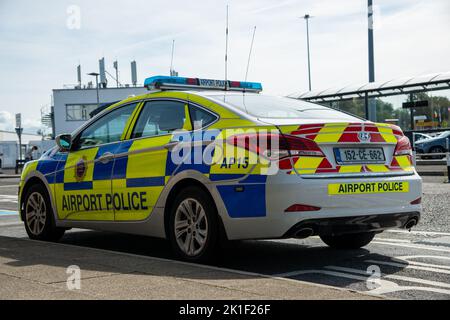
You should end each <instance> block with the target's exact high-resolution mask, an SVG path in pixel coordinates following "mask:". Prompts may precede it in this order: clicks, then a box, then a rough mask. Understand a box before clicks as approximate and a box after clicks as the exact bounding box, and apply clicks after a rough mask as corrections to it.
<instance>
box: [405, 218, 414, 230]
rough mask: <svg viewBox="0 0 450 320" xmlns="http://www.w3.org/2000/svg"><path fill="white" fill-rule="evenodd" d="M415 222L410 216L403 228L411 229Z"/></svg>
mask: <svg viewBox="0 0 450 320" xmlns="http://www.w3.org/2000/svg"><path fill="white" fill-rule="evenodd" d="M416 224H417V219H415V218H412V219H409V220H408V222H406V223H405V226H404V228H405V229H411V228H412V227H414V226H415V225H416Z"/></svg>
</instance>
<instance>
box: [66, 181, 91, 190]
mask: <svg viewBox="0 0 450 320" xmlns="http://www.w3.org/2000/svg"><path fill="white" fill-rule="evenodd" d="M89 189H92V181H81V182H66V183H64V191H73V190H89Z"/></svg>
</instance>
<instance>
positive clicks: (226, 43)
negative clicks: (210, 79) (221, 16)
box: [225, 5, 228, 91]
mask: <svg viewBox="0 0 450 320" xmlns="http://www.w3.org/2000/svg"><path fill="white" fill-rule="evenodd" d="M227 73H228V5H227V20H226V29H225V91H227V90H228V79H227V77H228V74H227Z"/></svg>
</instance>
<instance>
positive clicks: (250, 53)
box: [245, 26, 256, 81]
mask: <svg viewBox="0 0 450 320" xmlns="http://www.w3.org/2000/svg"><path fill="white" fill-rule="evenodd" d="M255 33H256V26H255V27H254V28H253V36H252V42H251V44H250V51H249V53H248V61H247V70H246V71H245V81H247V76H248V68H249V67H250V58H251V56H252V50H253V42H254V41H255Z"/></svg>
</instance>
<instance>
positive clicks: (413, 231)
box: [385, 229, 450, 236]
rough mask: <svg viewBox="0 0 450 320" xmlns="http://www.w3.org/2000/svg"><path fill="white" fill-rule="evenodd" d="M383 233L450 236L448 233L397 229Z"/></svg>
mask: <svg viewBox="0 0 450 320" xmlns="http://www.w3.org/2000/svg"><path fill="white" fill-rule="evenodd" d="M385 232H392V233H407V234H420V235H424V236H425V235H430V236H450V233H448V232H434V231H418V230H412V231H408V230H399V229H391V230H386V231H385Z"/></svg>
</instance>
